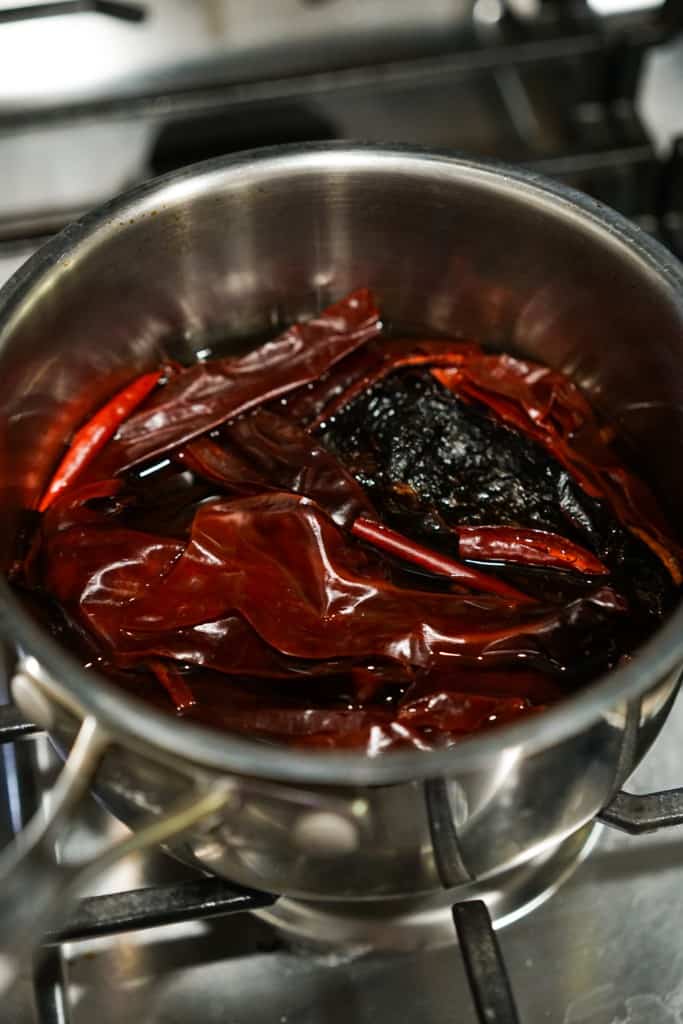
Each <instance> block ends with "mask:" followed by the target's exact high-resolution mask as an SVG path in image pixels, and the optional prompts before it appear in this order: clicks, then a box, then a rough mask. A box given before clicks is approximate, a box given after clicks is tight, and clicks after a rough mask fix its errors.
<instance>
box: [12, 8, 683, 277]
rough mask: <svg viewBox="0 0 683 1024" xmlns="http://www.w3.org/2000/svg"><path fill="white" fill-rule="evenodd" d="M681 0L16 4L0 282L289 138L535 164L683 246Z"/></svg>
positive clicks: (674, 244)
mask: <svg viewBox="0 0 683 1024" xmlns="http://www.w3.org/2000/svg"><path fill="white" fill-rule="evenodd" d="M682 28H683V2H682V0H419V2H416V0H192V2H190V0H140V2H133V0H130V2H113V0H112V2H97V0H90V2H88V0H61V2H59V0H57V2H53V3H38V2H29V0H24V2H21V0H10V2H7V0H0V280H2V279H4V278H5V277H6V276H7V275H8V274H9V273H11V272H12V270H13V269H15V267H16V266H18V265H19V264H20V263H21V262H22V261H23V260H24V259H25V258H26V256H27V255H29V254H30V252H31V251H32V250H33V249H34V248H36V247H37V245H38V244H39V243H40V242H41V241H42V240H43V239H44V238H45V237H47V236H48V235H49V234H51V233H52V232H54V231H55V230H57V229H58V228H60V227H61V226H62V225H63V224H65V223H66V222H67V221H69V220H71V219H73V218H74V217H76V216H78V214H79V213H80V212H82V211H83V210H85V209H87V208H88V207H90V206H92V205H94V204H97V203H100V202H101V201H103V200H105V199H106V198H107V197H109V196H111V195H113V194H115V193H117V192H120V191H121V190H123V189H125V188H126V187H128V186H129V185H131V184H134V183H136V182H139V181H142V180H144V179H145V178H148V177H151V176H153V175H156V174H159V173H162V172H164V171H168V170H172V169H174V168H176V167H180V166H182V165H184V164H188V163H192V162H194V161H196V160H202V159H205V158H206V157H211V156H216V155H219V154H223V153H231V152H235V151H237V150H240V149H245V148H252V147H256V146H266V145H271V144H273V143H283V142H299V141H303V140H309V139H316V140H319V139H337V138H353V139H364V140H384V141H391V142H413V143H419V144H422V145H426V146H429V147H432V148H434V149H439V150H453V151H458V152H462V153H466V154H471V155H475V156H482V157H488V158H499V159H504V160H510V161H515V162H518V163H522V164H526V165H531V166H533V167H535V168H538V169H539V170H542V171H544V172H546V173H548V174H550V175H554V176H556V177H558V178H561V179H563V180H564V181H567V182H569V183H570V184H572V185H575V186H577V187H578V188H581V189H584V190H585V191H587V192H590V193H592V194H593V195H595V196H597V197H599V198H601V199H603V200H604V201H606V202H608V203H610V204H611V205H613V206H615V207H617V208H618V209H620V210H621V211H622V212H624V213H626V214H627V215H628V216H630V217H632V218H633V219H635V220H636V221H638V222H639V223H641V224H642V225H644V226H645V227H646V228H647V229H648V230H650V231H652V232H653V233H654V234H657V235H659V236H660V237H661V238H663V239H664V241H665V242H667V244H669V245H670V246H671V247H672V248H674V249H676V250H677V251H678V252H679V253H681V252H683V226H682V221H681V215H682V213H683V144H681V143H677V141H676V139H677V136H678V135H681V136H683V43H682V42H681V37H680V35H679V33H680V31H681V29H682Z"/></svg>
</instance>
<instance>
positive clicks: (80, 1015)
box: [0, 701, 683, 1024]
mask: <svg viewBox="0 0 683 1024" xmlns="http://www.w3.org/2000/svg"><path fill="white" fill-rule="evenodd" d="M39 744H41V746H39V748H38V753H39V755H40V757H39V760H41V761H43V763H44V762H45V755H46V753H47V750H46V748H43V747H42V744H44V741H42V740H41V741H39ZM682 746H683V702H680V701H679V703H678V706H677V707H675V708H674V710H673V712H672V715H671V717H670V719H669V721H668V722H667V724H666V726H665V728H664V731H663V733H662V735H661V737H660V738H659V740H658V741H657V743H656V744H655V746H654V747H653V749H652V751H651V752H650V754H649V755H648V757H647V758H646V760H645V762H644V763H643V765H642V766H641V767H640V769H639V770H638V772H637V773H636V775H635V776H634V777H633V779H632V780H631V781H630V783H629V788H630V789H632V790H634V791H647V790H651V789H660V788H665V787H668V786H673V785H676V784H680V783H681V782H682V781H683V780H682V776H683V764H682V763H681V757H680V751H681V747H682ZM122 830H123V826H121V825H119V824H118V823H117V822H115V821H114V820H113V819H112V818H110V817H109V816H108V815H107V814H106V812H104V811H103V810H101V809H100V808H99V807H98V806H97V805H96V804H95V803H94V801H93V803H92V806H91V807H90V810H89V821H88V823H87V827H84V828H83V829H82V830H81V831H80V832H78V833H76V835H75V836H74V837H73V839H72V841H71V843H70V844H69V845H68V846H67V848H66V851H65V855H66V856H73V855H75V854H80V853H82V852H84V851H85V850H87V849H88V848H89V847H90V846H92V845H94V844H95V843H97V842H99V841H101V837H102V835H103V833H110V834H112V835H113V834H116V833H117V832H120V831H122ZM183 877H191V876H190V873H189V872H188V871H187V870H186V869H185V868H183V867H181V866H180V865H178V864H177V863H176V862H175V861H173V860H171V859H170V858H169V857H167V856H165V855H164V854H162V853H158V854H155V855H153V856H146V857H142V856H138V857H135V858H134V859H131V860H130V861H128V862H127V863H124V864H121V865H120V866H119V867H118V868H116V869H115V870H112V871H111V872H110V873H109V874H108V875H107V876H106V877H104V878H102V879H101V880H100V884H99V885H98V887H97V888H96V889H92V890H90V892H111V891H119V890H123V889H127V888H138V887H140V886H144V885H149V884H160V883H164V882H170V881H176V880H178V879H179V878H183ZM682 878H683V830H681V829H672V830H670V831H669V832H662V833H658V834H652V835H645V836H640V837H630V836H626V835H622V834H621V833H617V832H614V831H612V830H610V829H606V828H602V827H600V833H599V835H598V837H597V841H596V845H595V847H594V848H593V850H592V852H591V853H590V855H589V857H588V858H587V859H586V860H585V861H584V862H583V863H582V864H581V865H580V866H579V867H578V868H577V870H576V872H575V873H574V875H573V876H572V878H571V879H570V880H569V881H567V882H565V884H564V886H563V887H562V888H561V889H560V890H559V891H558V892H557V893H556V894H555V895H554V896H552V897H551V898H550V899H548V901H547V902H546V903H544V904H543V905H542V906H541V907H539V908H537V909H536V910H534V911H533V912H532V913H530V914H529V915H527V916H526V917H525V918H523V919H522V920H519V921H517V922H515V923H514V924H511V925H508V927H506V928H505V929H503V930H502V931H501V932H500V933H499V941H500V943H501V946H502V950H503V954H504V956H505V961H506V964H507V968H508V972H509V975H510V979H511V982H512V986H513V989H514V993H515V996H516V999H517V1003H518V1008H519V1012H520V1019H521V1022H522V1024H528V1022H532V1024H542V1022H545V1021H548V1022H552V1024H678V1022H681V1021H683V943H681V941H680V915H681V913H682V912H683V886H682V885H681V879H682ZM64 953H65V959H66V961H67V964H68V978H69V1000H70V1006H71V1022H72V1024H93V1022H97V1024H121V1022H122V1021H131V1022H132V1021H136V1022H137V1021H140V1022H142V1021H145V1022H146V1024H227V1022H229V1024H328V1022H329V1024H337V1022H339V1024H342V1022H343V1024H348V1022H350V1021H353V1022H354V1024H371V1022H372V1024H381V1022H382V1021H401V1022H404V1024H410V1022H413V1021H415V1022H416V1024H417V1022H420V1024H476V1018H475V1015H474V1011H473V1009H472V1004H471V997H470V994H469V989H468V985H467V981H466V978H465V973H464V969H463V966H462V962H461V958H460V954H459V951H458V948H457V946H456V944H455V942H454V943H453V945H452V946H451V947H448V948H441V949H438V950H432V951H426V952H419V953H411V954H393V955H392V954H373V955H370V956H365V957H362V958H360V959H355V960H352V959H348V958H345V957H344V956H343V955H335V954H330V955H327V956H321V955H318V954H313V953H311V952H310V951H301V950H295V949H288V948H286V947H285V946H284V945H283V943H282V942H281V941H279V939H278V937H277V936H276V935H275V933H274V932H273V931H272V930H271V929H270V928H269V927H268V926H267V925H266V924H264V923H262V922H261V921H259V920H257V919H256V918H255V917H254V916H252V915H250V914H240V915H236V916H232V917H226V918H223V919H213V920H211V921H204V922H192V923H190V924H183V925H170V926H166V927H163V928H156V929H152V930H149V931H146V932H138V933H130V934H124V935H119V936H117V937H112V938H108V939H96V940H90V941H87V942H81V943H72V944H70V945H68V946H65V947H64ZM19 995H20V999H19V1001H18V1002H15V1003H14V1004H13V1005H11V1006H6V1007H5V1009H4V1014H5V1015H1V1014H0V1016H1V1019H2V1020H6V1021H8V1022H9V1021H11V1022H12V1024H33V1021H34V1017H33V1010H32V1008H31V999H32V995H31V984H30V978H29V976H28V970H27V977H26V985H25V987H24V989H23V990H22V992H21V993H20V994H19Z"/></svg>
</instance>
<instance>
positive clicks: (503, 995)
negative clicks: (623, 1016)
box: [0, 705, 683, 1024]
mask: <svg viewBox="0 0 683 1024" xmlns="http://www.w3.org/2000/svg"><path fill="white" fill-rule="evenodd" d="M39 732H40V730H39V729H38V727H37V726H35V725H34V724H33V723H31V722H29V721H27V720H26V719H25V718H24V717H23V716H22V715H21V713H20V712H19V711H18V710H17V709H16V708H15V707H14V706H12V705H5V706H2V707H0V744H7V743H13V742H14V741H15V740H17V739H20V738H22V737H29V738H30V737H31V736H36V735H38V734H39ZM599 820H601V821H602V822H603V824H606V825H609V826H611V827H614V828H618V829H621V830H623V831H626V832H631V833H633V834H638V833H642V832H649V831H653V830H655V829H660V828H666V827H669V826H673V825H680V824H683V789H672V790H669V791H666V792H661V793H650V794H645V795H638V796H636V795H633V794H630V793H625V792H619V793H618V794H617V795H616V797H615V799H614V800H613V801H612V802H611V803H610V805H609V807H608V808H606V809H605V811H604V812H603V813H602V814H601V815H599ZM277 899H278V897H277V896H276V895H274V894H272V893H267V892H259V891H256V890H252V889H245V888H241V887H239V886H236V885H232V884H230V883H228V882H226V881H223V880H221V879H218V878H201V879H198V880H191V881H183V882H177V883H171V884H167V885H157V886H151V887H148V888H144V889H133V890H129V891H125V892H118V893H111V894H106V895H101V896H90V897H86V898H84V899H81V900H80V901H78V902H77V904H76V905H75V906H74V907H73V909H72V910H71V912H70V913H69V914H68V916H67V918H66V920H65V921H64V922H63V923H62V924H61V926H60V927H58V928H56V929H55V930H53V931H50V932H49V933H47V934H46V935H44V936H43V940H42V946H41V948H40V950H39V953H38V955H37V956H36V961H35V969H34V975H33V979H34V993H35V1005H36V1011H37V1014H38V1017H37V1024H69V1021H70V1011H69V1003H68V996H67V988H66V983H65V970H64V962H63V958H62V944H63V943H65V942H70V943H72V942H82V941H85V940H88V939H94V938H103V937H108V936H112V935H115V934H118V933H121V932H129V931H136V930H143V929H150V928H158V927H161V926H163V925H169V924H179V923H182V922H187V921H199V920H204V919H207V918H211V917H219V916H224V915H228V914H240V913H243V912H244V911H248V910H249V911H252V910H260V909H263V908H266V907H270V906H272V905H273V904H274V903H275V902H276V901H277ZM453 921H454V925H455V930H456V933H457V938H458V944H459V947H460V952H461V954H462V957H463V961H464V965H465V970H466V974H467V979H468V982H469V987H470V991H471V994H472V1000H473V1004H474V1007H475V1009H476V1014H477V1019H478V1021H479V1022H480V1024H520V1018H519V1015H518V1012H517V1008H516V1004H515V999H514V995H513V992H512V987H511V984H510V979H509V977H508V972H507V969H506V966H505V961H504V959H503V956H502V953H501V950H500V946H499V944H498V940H497V938H496V935H495V932H494V930H493V923H492V921H491V916H490V914H489V911H488V908H487V906H486V904H485V903H484V902H483V901H482V900H465V901H462V902H459V903H456V904H455V905H454V906H453Z"/></svg>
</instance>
